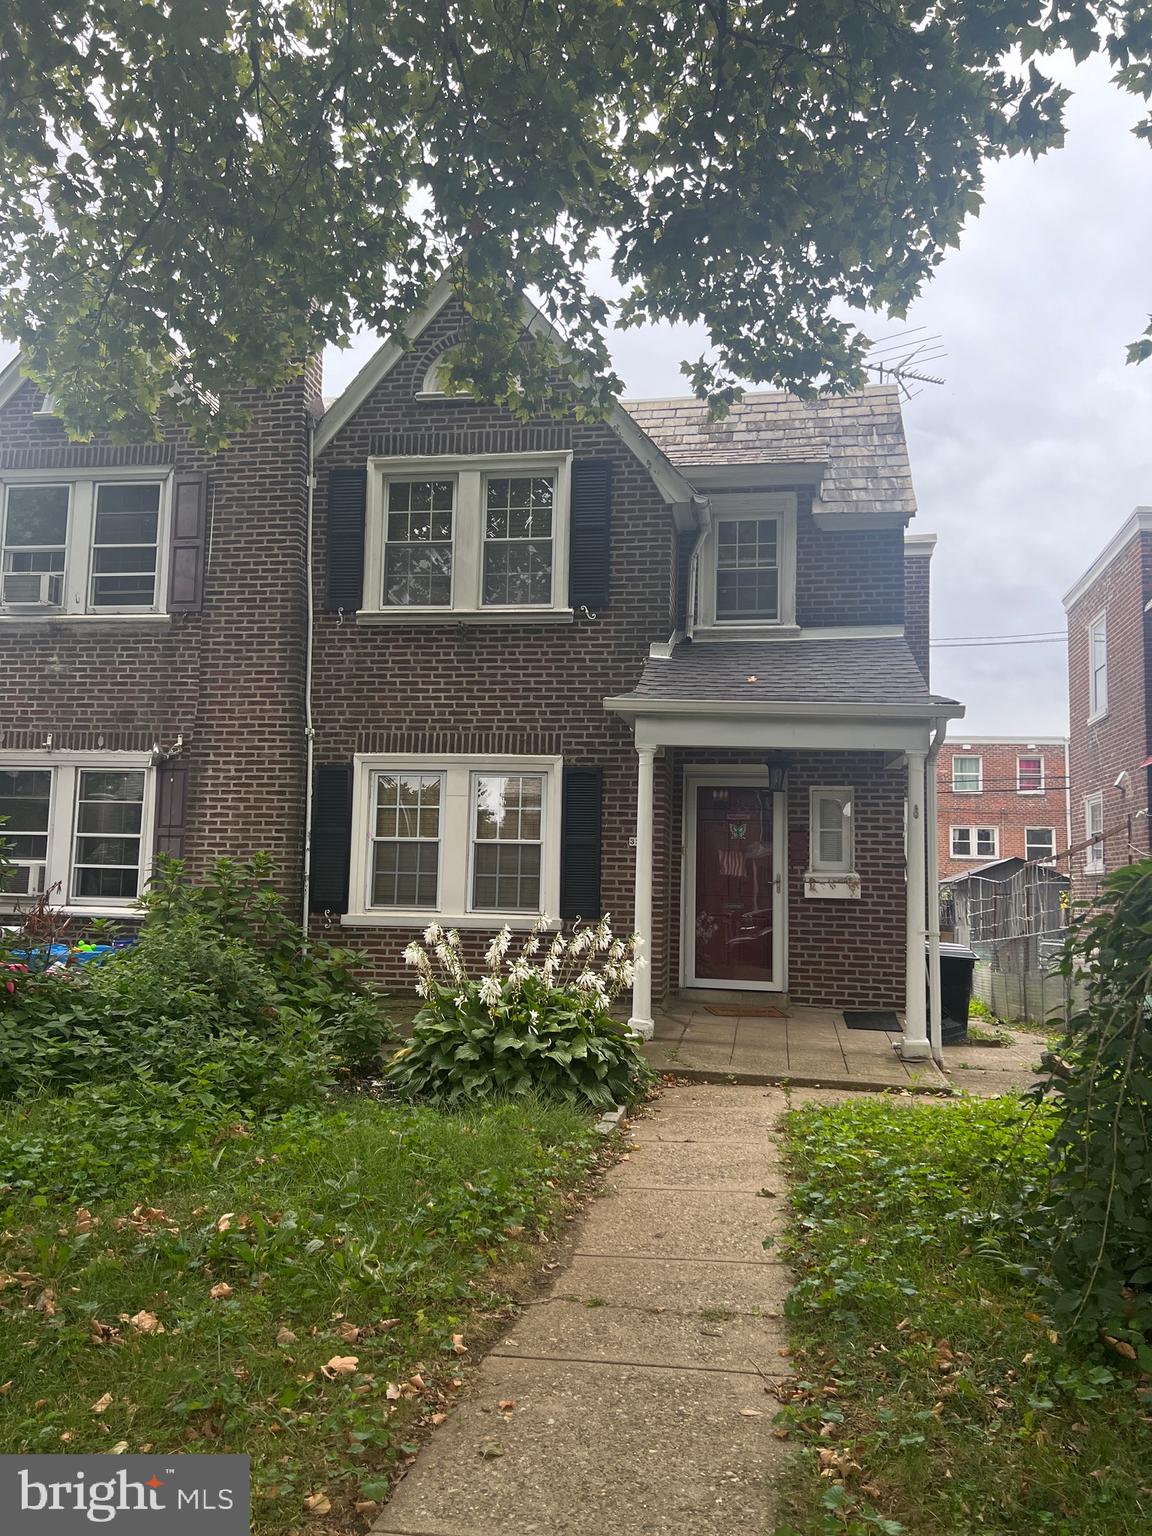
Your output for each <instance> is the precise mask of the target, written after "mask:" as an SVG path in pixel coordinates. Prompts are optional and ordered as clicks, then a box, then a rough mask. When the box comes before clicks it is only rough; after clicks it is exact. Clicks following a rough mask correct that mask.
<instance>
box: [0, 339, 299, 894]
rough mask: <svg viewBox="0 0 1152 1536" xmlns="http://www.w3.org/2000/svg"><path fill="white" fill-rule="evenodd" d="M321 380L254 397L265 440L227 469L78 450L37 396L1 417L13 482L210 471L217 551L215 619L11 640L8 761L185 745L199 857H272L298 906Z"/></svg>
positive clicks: (210, 612) (19, 399)
mask: <svg viewBox="0 0 1152 1536" xmlns="http://www.w3.org/2000/svg"><path fill="white" fill-rule="evenodd" d="M318 385H319V375H318V370H317V369H315V368H312V369H309V370H307V372H306V373H305V374H304V375H302V376H301V378H300V379H299V380H298V381H297V382H296V383H295V384H293V385H291V386H290V387H288V388H286V389H284V390H282V391H280V392H279V393H278V394H277V395H275V396H274V397H271V398H268V397H260V396H255V395H253V396H251V397H250V398H249V399H248V400H247V401H246V403H247V404H248V405H249V407H250V409H251V411H252V422H251V426H250V427H249V429H248V430H247V431H245V432H243V433H241V434H239V435H238V436H237V437H236V438H235V439H234V441H233V442H232V444H231V445H230V447H229V448H228V449H227V450H225V451H224V452H223V453H221V454H219V455H215V456H208V455H205V454H204V453H203V452H202V451H200V450H199V449H197V448H196V447H194V446H193V445H191V444H190V443H189V442H188V441H187V440H186V439H185V438H184V437H183V436H182V435H181V434H179V433H177V432H170V433H168V434H167V436H166V437H165V439H164V441H163V442H160V443H145V444H133V445H127V446H125V445H117V444H112V443H110V442H108V441H106V440H103V439H99V438H98V439H96V440H95V441H94V442H92V443H85V444H71V443H69V442H68V440H67V437H66V435H65V433H64V429H63V427H62V425H61V424H60V423H59V422H58V421H56V420H55V419H54V418H52V417H37V416H34V415H33V412H34V411H35V409H36V407H37V405H38V404H39V401H40V395H39V392H38V391H37V390H36V389H35V387H34V386H33V385H31V384H30V383H29V384H25V385H24V386H23V387H22V388H21V389H20V390H19V391H18V392H17V393H16V395H14V396H13V397H12V399H10V400H9V401H8V402H7V403H6V404H5V406H4V407H3V408H2V409H0V468H7V469H23V468H35V469H43V470H44V471H45V475H46V476H50V475H51V472H52V471H53V470H61V469H72V468H80V467H91V468H94V469H100V470H103V469H107V468H111V467H114V466H117V465H122V464H134V465H135V464H155V465H157V468H158V470H159V472H161V473H164V474H167V473H168V472H169V471H170V470H173V469H178V470H200V469H206V470H207V471H208V495H209V506H210V544H209V555H208V562H207V572H206V580H205V587H204V606H203V611H202V612H199V613H184V614H173V615H171V616H169V617H168V618H167V619H165V620H155V619H153V620H144V621H137V620H134V619H133V618H131V617H127V618H125V617H109V618H108V619H100V620H92V619H87V620H84V621H83V622H80V623H77V622H75V621H70V620H69V619H67V618H61V619H59V620H55V621H47V622H42V621H37V622H32V623H22V624H18V625H17V624H5V625H2V626H0V746H3V747H19V748H23V749H26V750H30V749H32V748H33V747H34V746H35V747H39V746H40V745H41V744H42V742H43V739H44V737H45V736H47V735H49V734H51V735H52V737H53V741H54V744H55V746H56V747H57V748H61V749H63V748H67V747H72V748H79V749H84V748H88V749H97V748H99V747H100V746H103V747H104V748H105V749H107V750H109V751H112V750H117V749H122V750H127V749H132V750H146V749H147V748H148V747H150V746H151V745H152V744H153V743H154V742H158V743H159V744H160V745H161V746H162V747H165V748H169V747H171V746H172V745H173V743H174V742H175V741H176V738H177V737H178V736H182V737H183V739H184V756H185V758H186V759H187V760H188V762H189V765H190V774H189V804H188V811H187V836H186V842H185V853H186V855H187V857H188V859H189V863H190V865H191V866H192V867H193V868H195V869H200V868H202V867H203V866H204V865H205V864H206V863H207V862H208V861H209V860H210V859H212V858H214V857H216V856H217V855H220V854H231V855H234V856H238V857H242V856H246V855H250V854H252V853H254V852H257V851H258V850H267V851H269V852H271V853H272V854H273V855H274V857H275V858H276V859H277V861H278V862H279V863H280V865H281V868H282V885H283V888H284V890H285V891H286V892H287V893H290V894H291V895H292V896H293V899H298V894H299V888H300V873H301V847H302V825H303V787H304V778H303V773H304V731H303V686H304V685H303V679H304V621H303V617H304V599H305V590H306V588H305V582H304V569H305V559H304V557H305V537H304V533H305V521H306V519H305V508H306V495H307V489H306V478H307V421H308V412H307V404H308V401H309V399H310V398H311V397H312V396H314V395H315V393H316V392H317V390H318Z"/></svg>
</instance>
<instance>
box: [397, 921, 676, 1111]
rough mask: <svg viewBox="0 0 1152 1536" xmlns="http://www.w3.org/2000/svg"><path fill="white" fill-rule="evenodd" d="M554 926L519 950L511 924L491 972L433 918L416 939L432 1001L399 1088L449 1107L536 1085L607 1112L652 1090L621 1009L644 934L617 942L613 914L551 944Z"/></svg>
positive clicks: (419, 1018)
mask: <svg viewBox="0 0 1152 1536" xmlns="http://www.w3.org/2000/svg"><path fill="white" fill-rule="evenodd" d="M547 924H548V918H547V917H546V916H544V917H541V918H540V920H539V922H538V923H537V924H536V926H535V927H534V928H533V929H532V931H531V933H530V934H529V935H528V937H527V939H526V940H525V942H524V945H523V947H522V948H521V949H520V951H519V953H518V954H516V955H515V956H510V953H509V952H510V950H511V948H512V934H511V931H510V930H509V929H508V928H504V929H503V930H502V931H501V932H500V933H499V934H497V936H496V937H495V938H494V939H493V940H492V942H491V944H490V945H489V946H488V951H487V955H486V970H485V974H484V975H483V976H480V977H470V976H469V975H468V972H467V968H466V964H465V960H464V955H463V951H462V948H461V944H460V936H459V934H458V933H457V932H456V931H455V929H451V930H449V931H448V932H445V931H444V930H443V929H442V928H440V927H439V926H438V925H436V924H432V926H431V927H429V928H428V929H427V930H426V931H425V934H424V943H423V944H421V943H419V942H413V943H412V944H410V945H409V946H408V948H407V949H406V950H405V952H404V958H405V960H406V961H407V962H408V964H409V965H411V966H412V967H413V968H414V969H415V971H416V973H417V981H416V990H417V992H418V993H419V995H420V997H421V998H423V1000H424V1001H423V1006H422V1007H421V1009H420V1011H419V1013H418V1014H417V1015H416V1019H415V1026H414V1029H413V1033H412V1038H411V1040H410V1041H409V1043H408V1044H407V1045H406V1046H405V1047H404V1048H403V1049H402V1050H400V1051H398V1052H397V1053H396V1055H395V1056H393V1058H392V1060H391V1063H390V1065H389V1069H388V1076H387V1080H388V1082H389V1084H390V1085H391V1087H392V1088H393V1089H394V1090H395V1091H396V1092H397V1093H399V1094H400V1095H401V1096H402V1097H404V1098H421V1099H431V1100H433V1101H436V1102H439V1103H443V1104H462V1103H465V1102H471V1101H474V1100H479V1099H487V1098H499V1097H505V1096H517V1095H520V1094H530V1093H531V1094H537V1095H539V1096H540V1097H542V1098H546V1099H554V1100H561V1101H563V1102H565V1103H569V1104H577V1105H581V1106H585V1107H591V1108H593V1109H597V1110H601V1111H603V1110H607V1109H611V1108H612V1106H613V1105H616V1104H622V1103H626V1102H628V1101H630V1100H633V1099H636V1098H637V1097H639V1096H640V1095H641V1094H642V1093H643V1092H644V1091H645V1090H646V1088H647V1086H648V1084H649V1082H650V1080H651V1073H650V1071H649V1069H648V1067H647V1065H646V1064H645V1062H644V1058H643V1056H642V1055H641V1052H640V1048H639V1041H638V1040H637V1038H636V1037H635V1035H634V1034H633V1033H632V1031H631V1030H630V1029H629V1028H628V1026H627V1025H626V1024H622V1023H620V1022H619V1021H618V1020H617V1019H614V1018H613V1017H612V1014H611V1012H610V1009H611V1006H612V1003H613V1002H614V1001H615V999H616V998H617V997H618V996H619V995H620V993H621V992H622V991H623V990H624V989H625V988H626V987H628V986H630V985H631V983H632V977H633V973H634V968H635V965H636V960H635V948H636V941H635V939H634V938H627V939H619V938H614V937H613V934H612V928H611V924H610V922H609V919H608V917H607V916H605V917H603V918H602V919H601V920H600V922H599V923H597V924H595V925H594V926H593V925H591V924H589V925H586V926H584V927H581V928H578V929H577V930H576V931H575V933H573V934H571V935H569V936H566V935H564V934H563V933H558V934H556V935H555V937H554V938H553V939H552V941H551V942H550V943H549V944H548V946H547V948H546V949H544V948H543V938H542V935H543V932H544V929H545V927H546V926H547Z"/></svg>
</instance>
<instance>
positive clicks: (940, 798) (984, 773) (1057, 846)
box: [936, 736, 1071, 876]
mask: <svg viewBox="0 0 1152 1536" xmlns="http://www.w3.org/2000/svg"><path fill="white" fill-rule="evenodd" d="M1067 756H1068V743H1067V740H1066V739H1065V738H1064V737H1063V736H1037V737H1034V738H1033V739H1032V740H1029V741H1015V740H1012V739H1010V738H1008V737H1005V736H980V737H975V736H964V737H962V738H958V739H957V740H955V741H952V742H949V744H948V746H947V748H946V749H945V750H944V751H943V752H941V753H940V755H939V756H938V758H937V760H936V804H937V821H938V832H937V841H938V847H939V850H940V874H941V876H952V875H964V874H969V873H970V872H971V871H972V870H973V869H977V868H979V867H980V866H981V865H983V864H990V863H993V862H996V861H998V860H1002V859H1025V860H1028V861H1032V860H1039V861H1042V862H1045V863H1049V862H1051V861H1052V860H1054V859H1056V858H1057V856H1058V855H1062V854H1063V853H1064V852H1065V851H1066V850H1067V848H1068V845H1069V841H1070V835H1071V832H1070V822H1069V814H1070V813H1069V799H1068V761H1067Z"/></svg>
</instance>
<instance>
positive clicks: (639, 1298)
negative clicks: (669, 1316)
mask: <svg viewBox="0 0 1152 1536" xmlns="http://www.w3.org/2000/svg"><path fill="white" fill-rule="evenodd" d="M767 1256H768V1257H771V1250H768V1254H767ZM791 1288H792V1277H791V1275H790V1274H789V1273H788V1271H787V1269H785V1267H784V1266H783V1264H780V1263H775V1262H773V1263H768V1264H764V1263H761V1262H760V1261H759V1260H757V1261H755V1262H753V1263H750V1264H714V1263H712V1262H711V1261H709V1260H707V1259H648V1258H642V1259H633V1258H627V1257H619V1256H618V1257H616V1258H611V1259H598V1258H593V1257H590V1256H587V1255H577V1257H576V1258H574V1259H573V1260H572V1263H571V1264H570V1265H569V1267H568V1268H567V1269H566V1270H565V1271H564V1273H563V1274H562V1275H559V1276H557V1280H556V1288H555V1291H554V1293H553V1294H554V1295H556V1296H561V1297H569V1296H570V1297H575V1298H576V1300H577V1301H588V1300H598V1301H604V1302H607V1303H608V1304H609V1305H610V1306H621V1307H630V1306H640V1307H645V1306H647V1307H665V1308H666V1309H667V1310H668V1311H669V1312H682V1313H687V1314H689V1315H691V1316H698V1315H699V1313H700V1311H701V1309H711V1308H724V1309H726V1310H728V1311H732V1312H748V1313H752V1312H755V1311H757V1310H759V1311H760V1312H761V1313H762V1314H763V1315H764V1316H766V1317H779V1316H781V1315H782V1313H783V1308H784V1301H785V1298H786V1297H787V1295H788V1292H789V1291H790V1290H791ZM540 1305H542V1306H551V1302H548V1301H545V1302H542V1303H540ZM511 1332H512V1334H513V1336H514V1337H516V1336H517V1335H516V1329H515V1328H512V1329H511Z"/></svg>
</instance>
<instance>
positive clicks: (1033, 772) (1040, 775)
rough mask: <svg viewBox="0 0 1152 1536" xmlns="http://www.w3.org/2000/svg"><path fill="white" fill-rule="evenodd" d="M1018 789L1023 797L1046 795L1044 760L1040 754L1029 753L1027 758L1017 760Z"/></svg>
mask: <svg viewBox="0 0 1152 1536" xmlns="http://www.w3.org/2000/svg"><path fill="white" fill-rule="evenodd" d="M1016 788H1017V791H1018V792H1019V793H1020V794H1022V795H1042V794H1043V793H1044V758H1043V756H1041V755H1039V754H1033V753H1029V754H1028V755H1027V756H1025V757H1018V758H1017V759H1016Z"/></svg>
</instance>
